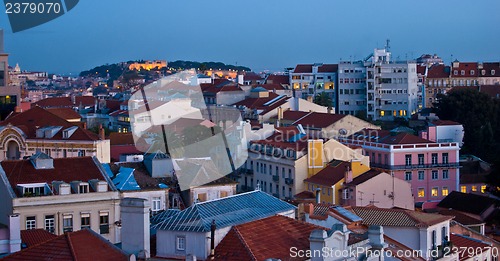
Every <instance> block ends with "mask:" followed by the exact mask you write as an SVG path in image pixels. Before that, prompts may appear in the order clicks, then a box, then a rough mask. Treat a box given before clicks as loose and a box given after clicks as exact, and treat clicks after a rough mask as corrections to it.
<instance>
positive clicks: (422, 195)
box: [418, 188, 425, 198]
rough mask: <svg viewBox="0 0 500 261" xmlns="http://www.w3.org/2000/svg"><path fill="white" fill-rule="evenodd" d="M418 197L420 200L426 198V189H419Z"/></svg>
mask: <svg viewBox="0 0 500 261" xmlns="http://www.w3.org/2000/svg"><path fill="white" fill-rule="evenodd" d="M418 197H419V198H423V197H425V189H424V188H419V189H418Z"/></svg>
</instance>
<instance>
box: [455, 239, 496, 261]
mask: <svg viewBox="0 0 500 261" xmlns="http://www.w3.org/2000/svg"><path fill="white" fill-rule="evenodd" d="M450 241H451V242H452V243H453V246H454V247H457V248H458V249H474V250H475V251H476V252H474V253H485V252H487V251H488V249H491V245H490V244H487V243H485V242H483V241H480V240H478V239H475V238H471V237H467V236H464V235H459V234H454V233H450ZM458 252H459V253H458V254H459V260H460V261H462V260H468V259H470V258H471V257H470V256H469V255H470V254H469V253H468V252H467V251H458ZM491 253H493V252H491Z"/></svg>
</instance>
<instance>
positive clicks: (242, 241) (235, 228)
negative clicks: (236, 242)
mask: <svg viewBox="0 0 500 261" xmlns="http://www.w3.org/2000/svg"><path fill="white" fill-rule="evenodd" d="M233 229H234V233H236V236H237V237H238V238H239V239H240V242H241V243H243V246H244V248H245V250H246V251H247V252H248V254H250V256H251V257H252V258H253V260H257V257H256V256H255V254H254V253H253V252H252V249H251V248H250V246H249V245H248V243H247V241H246V240H245V238H244V237H243V235H241V233H240V230H239V229H238V226H233Z"/></svg>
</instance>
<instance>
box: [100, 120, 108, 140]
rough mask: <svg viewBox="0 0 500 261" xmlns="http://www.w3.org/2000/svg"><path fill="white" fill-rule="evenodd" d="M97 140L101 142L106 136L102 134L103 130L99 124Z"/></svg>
mask: <svg viewBox="0 0 500 261" xmlns="http://www.w3.org/2000/svg"><path fill="white" fill-rule="evenodd" d="M99 138H100V139H101V140H105V139H106V134H105V132H104V128H103V127H102V124H99Z"/></svg>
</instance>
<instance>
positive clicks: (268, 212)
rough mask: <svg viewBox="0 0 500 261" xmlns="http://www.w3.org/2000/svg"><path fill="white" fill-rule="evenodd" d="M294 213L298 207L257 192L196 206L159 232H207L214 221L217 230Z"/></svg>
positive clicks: (162, 227) (169, 220)
mask: <svg viewBox="0 0 500 261" xmlns="http://www.w3.org/2000/svg"><path fill="white" fill-rule="evenodd" d="M291 210H295V206H293V205H291V204H289V203H286V202H284V201H281V200H279V199H277V198H275V197H273V196H271V195H269V194H267V193H264V192H262V191H259V190H256V191H251V192H247V193H242V194H238V195H234V196H229V197H225V198H221V199H216V200H211V201H206V202H202V203H197V204H194V205H193V206H191V207H189V208H187V209H185V210H183V211H181V212H180V213H179V214H177V215H174V216H172V217H171V218H169V219H167V220H165V221H164V222H162V223H161V224H159V226H158V229H159V230H174V231H190V232H208V231H210V225H211V223H212V220H215V224H216V225H217V228H223V227H228V226H234V225H239V224H244V223H246V222H250V221H254V220H257V219H261V218H266V217H270V216H273V215H276V214H278V213H283V212H286V211H291Z"/></svg>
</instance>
